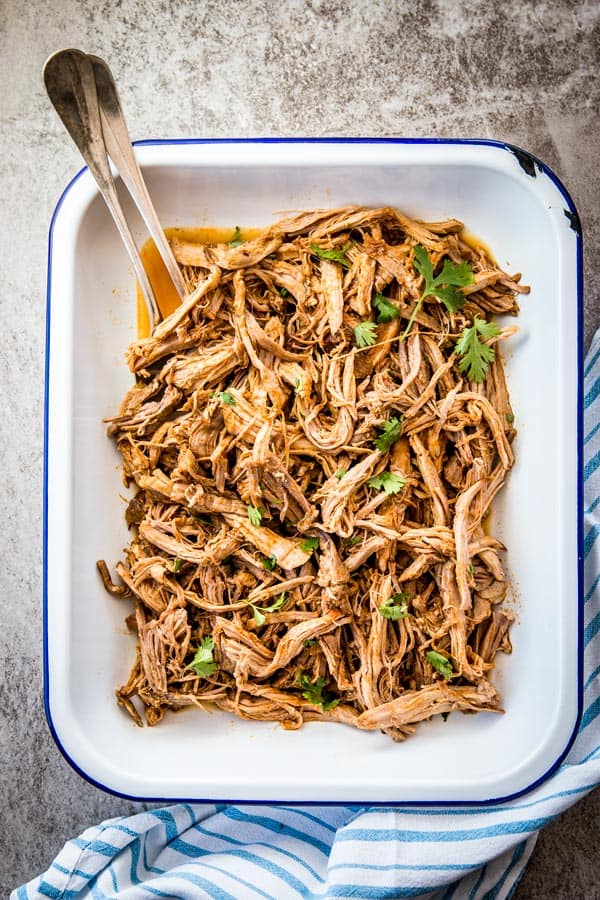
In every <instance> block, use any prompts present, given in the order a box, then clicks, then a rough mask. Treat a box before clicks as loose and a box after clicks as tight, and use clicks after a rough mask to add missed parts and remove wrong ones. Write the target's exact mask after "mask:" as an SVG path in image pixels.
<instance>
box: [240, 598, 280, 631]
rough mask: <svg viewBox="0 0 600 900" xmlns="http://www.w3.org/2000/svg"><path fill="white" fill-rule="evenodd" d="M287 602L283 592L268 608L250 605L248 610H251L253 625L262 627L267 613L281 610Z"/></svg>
mask: <svg viewBox="0 0 600 900" xmlns="http://www.w3.org/2000/svg"><path fill="white" fill-rule="evenodd" d="M286 600H287V592H286V591H283V592H282V593H281V594H280V595H279V597H278V598H277V600H275V602H274V603H271V605H270V606H257V605H256V603H250V604H249V605H250V608H251V609H252V618H253V619H254V623H255V624H256V625H258V626H259V627H260V626H261V625H264V624H265V622H266V621H267V615H268V614H269V613H273V612H277V610H278V609H281V607H282V606H283V604H284V603H285V601H286Z"/></svg>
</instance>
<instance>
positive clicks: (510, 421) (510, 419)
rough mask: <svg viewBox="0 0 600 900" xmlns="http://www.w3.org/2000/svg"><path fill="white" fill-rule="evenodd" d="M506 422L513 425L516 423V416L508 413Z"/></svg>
mask: <svg viewBox="0 0 600 900" xmlns="http://www.w3.org/2000/svg"><path fill="white" fill-rule="evenodd" d="M506 421H507V422H508V424H509V425H512V424H513V422H514V421H515V414H514V413H506Z"/></svg>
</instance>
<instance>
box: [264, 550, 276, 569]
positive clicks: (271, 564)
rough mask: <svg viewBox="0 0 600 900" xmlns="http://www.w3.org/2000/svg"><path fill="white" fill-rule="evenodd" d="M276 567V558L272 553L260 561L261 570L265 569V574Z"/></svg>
mask: <svg viewBox="0 0 600 900" xmlns="http://www.w3.org/2000/svg"><path fill="white" fill-rule="evenodd" d="M276 565H277V557H276V556H275V554H274V553H272V554H271V556H265V558H264V559H263V561H262V567H263V569H266V570H267V572H272V571H273V569H274V568H275V566H276Z"/></svg>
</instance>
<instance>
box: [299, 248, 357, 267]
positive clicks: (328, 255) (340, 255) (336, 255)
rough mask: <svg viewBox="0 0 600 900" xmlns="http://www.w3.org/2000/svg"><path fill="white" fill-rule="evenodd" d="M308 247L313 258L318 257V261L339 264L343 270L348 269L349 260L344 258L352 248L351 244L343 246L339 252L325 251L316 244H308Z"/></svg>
mask: <svg viewBox="0 0 600 900" xmlns="http://www.w3.org/2000/svg"><path fill="white" fill-rule="evenodd" d="M308 246H309V249H310V252H311V253H314V255H315V256H318V257H319V259H329V260H330V261H331V262H336V263H339V264H340V265H341V266H343V267H344V269H349V268H350V260H349V259H348V257H347V256H346V253H347V252H348V250H349V249H350V247H351V246H352V242H349V243H348V244H344V246H343V247H342V249H341V250H325V249H324V248H323V247H319V246H318V245H317V244H309V245H308Z"/></svg>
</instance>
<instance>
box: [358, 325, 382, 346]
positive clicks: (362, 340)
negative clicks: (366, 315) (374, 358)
mask: <svg viewBox="0 0 600 900" xmlns="http://www.w3.org/2000/svg"><path fill="white" fill-rule="evenodd" d="M354 342H355V344H356V346H357V347H358V348H359V349H360V348H362V347H372V346H373V344H376V343H377V325H376V324H375V322H359V323H358V325H356V326H355V328H354Z"/></svg>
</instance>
